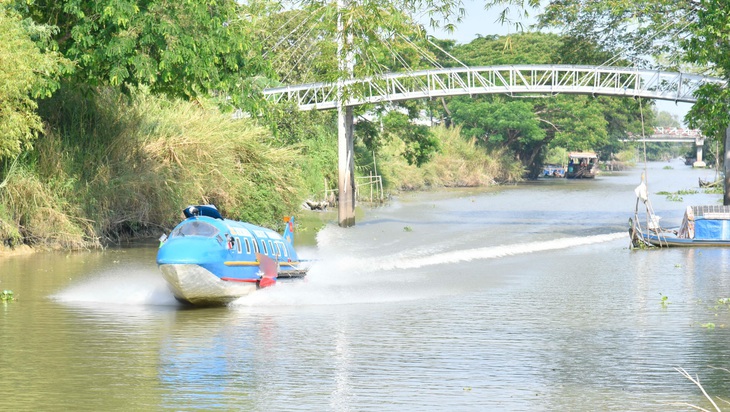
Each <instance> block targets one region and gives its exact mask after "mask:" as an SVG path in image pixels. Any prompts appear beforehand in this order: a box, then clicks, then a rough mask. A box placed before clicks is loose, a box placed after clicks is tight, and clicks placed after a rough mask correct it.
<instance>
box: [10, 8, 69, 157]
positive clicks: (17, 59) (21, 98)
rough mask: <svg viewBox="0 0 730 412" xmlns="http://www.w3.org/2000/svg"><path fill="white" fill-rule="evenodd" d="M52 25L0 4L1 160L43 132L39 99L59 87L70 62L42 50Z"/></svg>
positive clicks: (16, 153)
mask: <svg viewBox="0 0 730 412" xmlns="http://www.w3.org/2000/svg"><path fill="white" fill-rule="evenodd" d="M51 30H52V28H49V27H45V26H36V25H34V24H32V23H31V22H29V21H23V20H21V17H20V15H18V14H17V13H16V12H15V11H13V10H11V9H8V8H7V7H6V6H4V5H0V159H7V158H9V157H14V156H17V155H18V154H20V153H21V151H22V150H24V149H27V148H29V147H30V146H31V144H32V142H33V139H35V138H36V136H37V135H38V134H39V133H40V132H42V123H41V119H40V117H39V116H38V114H37V113H36V109H37V103H36V101H35V100H34V99H35V98H40V97H48V96H50V94H51V93H53V91H55V90H56V89H57V88H58V85H59V76H60V75H61V74H62V73H64V72H67V71H68V70H69V69H70V68H69V67H68V61H66V60H64V59H63V58H62V57H61V56H60V55H59V54H58V53H56V52H54V51H52V50H45V51H43V50H41V49H40V48H39V47H38V46H37V45H36V43H35V42H34V41H33V38H35V39H36V40H38V41H39V42H41V43H42V42H43V41H45V40H47V38H48V35H49V34H50V33H51Z"/></svg>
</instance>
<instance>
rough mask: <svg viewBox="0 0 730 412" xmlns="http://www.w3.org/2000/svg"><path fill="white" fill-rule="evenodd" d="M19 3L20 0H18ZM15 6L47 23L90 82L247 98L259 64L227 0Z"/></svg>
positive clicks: (39, 0)
mask: <svg viewBox="0 0 730 412" xmlns="http://www.w3.org/2000/svg"><path fill="white" fill-rule="evenodd" d="M19 3H20V2H19ZM22 3H24V5H23V6H19V8H20V9H22V10H24V12H25V13H26V14H27V15H28V16H29V17H31V18H32V19H33V20H34V21H39V22H53V24H55V25H56V26H57V27H58V28H59V30H58V31H57V32H56V33H54V36H53V39H54V40H55V42H56V44H57V47H58V49H59V51H61V53H63V54H64V55H65V56H66V57H67V58H69V59H71V60H72V61H73V62H74V64H75V65H76V66H77V72H76V75H77V79H78V80H79V82H80V83H84V84H90V85H111V86H115V87H120V86H121V87H124V88H134V87H138V86H140V85H146V86H149V87H150V89H151V90H152V91H153V92H160V93H165V94H168V95H170V96H176V97H185V98H198V97H201V96H205V95H206V94H208V93H212V92H216V93H221V94H223V96H226V97H228V98H230V99H231V103H232V104H233V105H235V106H236V107H241V105H249V106H250V105H252V104H253V102H252V100H251V97H252V96H253V95H252V94H251V89H252V84H251V80H250V78H251V77H253V76H257V75H260V74H262V73H265V72H266V71H267V68H266V60H265V59H263V58H262V53H261V50H259V49H258V48H257V44H256V43H255V42H253V41H252V39H255V37H253V36H252V35H251V33H250V32H249V28H250V27H249V25H248V23H247V20H246V19H245V18H242V16H243V15H244V14H245V13H244V11H245V10H244V7H243V6H241V5H239V4H238V3H237V2H235V1H233V0H210V1H205V2H200V1H168V0H152V1H148V2H143V3H140V2H137V1H134V0H104V1H89V0H63V1H56V2H47V1H43V0H29V1H27V2H22Z"/></svg>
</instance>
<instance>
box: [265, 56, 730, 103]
mask: <svg viewBox="0 0 730 412" xmlns="http://www.w3.org/2000/svg"><path fill="white" fill-rule="evenodd" d="M707 83H715V84H719V85H722V86H725V85H726V83H727V82H726V81H725V80H723V79H720V78H716V77H708V76H701V75H694V74H686V73H677V72H664V71H657V70H642V69H636V68H627V67H600V66H570V65H510V66H485V67H454V68H440V69H431V70H421V71H414V72H407V73H388V74H385V75H382V76H378V77H369V78H365V79H351V80H346V81H344V82H343V83H342V86H343V90H344V93H345V96H348V97H346V100H345V102H344V105H345V106H358V105H363V104H368V103H381V102H397V101H402V100H411V99H432V98H436V97H445V96H460V95H479V94H506V95H509V96H516V95H520V96H525V95H527V96H530V95H532V96H535V97H544V96H545V95H558V94H590V95H593V96H599V95H603V96H624V97H634V98H638V97H644V98H649V99H657V100H670V101H674V102H688V103H694V102H696V101H697V99H696V98H695V97H694V92H695V91H696V90H697V89H698V88H699V87H700V86H702V85H703V84H707ZM263 94H264V96H265V97H266V98H267V100H269V101H271V102H277V103H281V102H287V101H288V102H292V103H295V104H296V105H297V106H299V109H300V110H327V109H333V108H336V107H337V104H338V103H337V96H338V84H337V83H311V84H301V85H294V86H283V87H274V88H268V89H265V90H264V91H263Z"/></svg>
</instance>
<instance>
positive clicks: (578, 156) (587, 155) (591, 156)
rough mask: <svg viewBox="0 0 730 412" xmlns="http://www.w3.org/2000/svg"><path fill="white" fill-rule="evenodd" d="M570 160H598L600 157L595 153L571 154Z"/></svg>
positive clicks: (569, 155) (569, 154)
mask: <svg viewBox="0 0 730 412" xmlns="http://www.w3.org/2000/svg"><path fill="white" fill-rule="evenodd" d="M568 158H571V159H597V158H598V156H597V155H596V154H595V153H593V152H570V153H568Z"/></svg>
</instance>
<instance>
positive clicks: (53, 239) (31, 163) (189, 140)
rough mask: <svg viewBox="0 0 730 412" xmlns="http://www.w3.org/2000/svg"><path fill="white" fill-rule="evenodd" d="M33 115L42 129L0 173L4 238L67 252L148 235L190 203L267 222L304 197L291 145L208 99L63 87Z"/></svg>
mask: <svg viewBox="0 0 730 412" xmlns="http://www.w3.org/2000/svg"><path fill="white" fill-rule="evenodd" d="M41 115H42V117H43V118H44V120H45V121H46V123H47V125H48V128H47V131H46V134H45V136H43V137H42V138H41V139H39V140H38V141H37V144H36V146H35V148H34V150H33V151H32V152H31V153H28V154H27V156H26V157H25V158H24V159H23V160H22V161H21V162H19V163H20V165H19V166H16V167H14V168H12V169H11V168H6V170H5V171H4V173H3V179H4V181H5V184H4V185H5V186H4V187H2V188H0V220H1V221H0V236H1V237H2V238H3V239H4V240H5V243H6V244H16V243H18V242H20V241H21V240H22V241H24V242H25V243H32V244H37V245H43V246H48V247H54V248H66V249H77V248H84V247H96V246H99V245H100V244H102V243H106V242H118V241H121V240H124V239H127V238H134V237H138V236H144V235H151V234H159V233H162V232H163V231H166V230H168V229H169V228H170V227H171V226H173V225H174V224H175V223H177V222H178V221H179V219H180V218H181V216H182V215H181V212H180V211H181V210H182V209H183V208H184V207H185V206H186V205H188V204H198V203H213V204H216V206H218V207H219V209H221V210H222V212H223V213H224V215H226V216H228V217H231V218H234V219H243V220H248V221H251V222H255V223H258V224H262V225H268V226H275V225H277V222H279V221H280V218H281V216H283V215H285V214H291V213H292V212H294V211H295V210H296V208H297V206H298V205H299V203H300V201H301V200H302V198H303V195H302V188H303V184H302V178H301V173H300V168H298V167H293V165H295V163H296V161H297V159H298V158H299V152H298V150H297V149H291V148H282V147H277V146H276V145H275V144H274V141H273V140H272V137H271V134H270V133H269V132H268V131H267V130H265V129H263V128H261V127H257V126H255V125H254V124H253V122H251V121H250V120H233V119H231V117H230V116H229V115H226V114H223V113H221V112H220V111H218V110H217V109H216V108H215V107H214V106H212V105H211V107H205V105H203V104H201V102H186V101H180V100H175V101H168V100H164V99H160V98H155V97H151V96H150V95H148V94H146V93H143V92H136V93H134V94H133V95H132V97H131V98H130V97H127V96H123V95H120V94H117V93H115V92H112V91H110V90H105V89H101V90H87V91H78V90H70V89H65V90H62V91H61V92H60V93H58V94H57V95H56V96H54V98H53V99H51V100H49V101H45V102H43V103H42V105H41Z"/></svg>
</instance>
